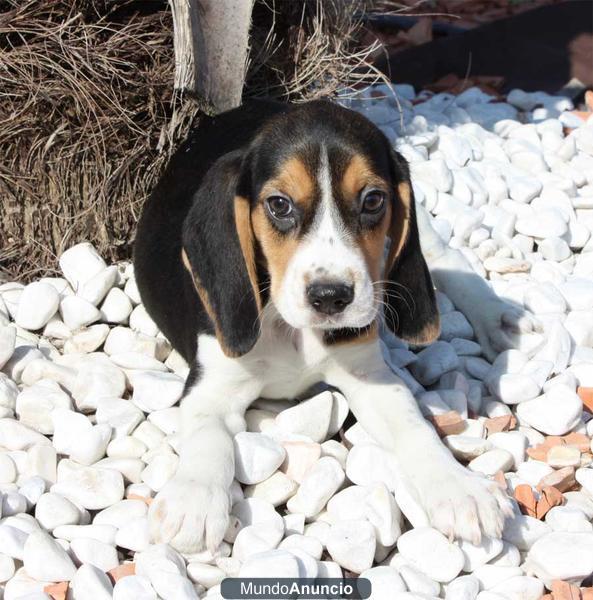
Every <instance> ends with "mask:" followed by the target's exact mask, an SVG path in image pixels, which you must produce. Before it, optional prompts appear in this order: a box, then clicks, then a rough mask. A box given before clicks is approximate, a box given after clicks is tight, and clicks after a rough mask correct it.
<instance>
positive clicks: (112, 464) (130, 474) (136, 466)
mask: <svg viewBox="0 0 593 600" xmlns="http://www.w3.org/2000/svg"><path fill="white" fill-rule="evenodd" d="M94 466H95V467H98V468H102V469H113V470H114V471H119V472H120V473H121V474H122V475H123V476H124V479H125V480H126V482H130V483H140V482H141V475H142V471H143V470H144V468H145V466H146V465H145V463H144V462H143V461H142V460H140V459H139V458H103V459H101V460H99V461H98V462H96V463H94Z"/></svg>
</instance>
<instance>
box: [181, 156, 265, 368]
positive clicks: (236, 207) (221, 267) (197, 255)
mask: <svg viewBox="0 0 593 600" xmlns="http://www.w3.org/2000/svg"><path fill="white" fill-rule="evenodd" d="M242 166H243V154H242V152H241V151H235V152H232V153H229V154H226V155H224V156H222V157H221V158H219V159H218V160H217V161H216V162H215V163H214V165H212V166H211V167H210V169H209V170H208V173H207V174H206V176H205V177H204V180H203V182H202V185H201V186H200V188H199V190H198V191H197V192H196V194H195V196H194V198H193V204H192V207H191V209H190V211H189V213H188V216H187V218H186V220H185V222H184V226H183V250H182V259H183V262H184V265H185V268H186V269H187V271H188V273H189V275H190V276H191V278H192V279H193V284H194V286H195V289H196V291H197V293H198V295H199V297H200V300H201V302H202V305H203V307H204V309H205V311H206V312H207V313H208V317H209V318H210V321H211V323H212V326H213V329H214V333H215V334H216V338H217V339H218V342H219V343H220V346H221V348H222V350H223V352H224V353H225V354H226V355H227V356H231V357H238V356H242V355H243V354H245V353H247V352H249V350H251V348H253V346H254V345H255V343H256V341H257V339H258V337H259V331H260V320H259V319H260V313H261V310H262V302H261V297H260V292H259V285H258V278H257V267H256V261H255V239H254V235H253V230H252V227H251V209H250V203H249V200H248V198H247V197H246V196H245V195H242V193H241V191H242V190H243V189H247V187H248V185H247V184H244V182H242V181H241V179H242V174H241V172H242Z"/></svg>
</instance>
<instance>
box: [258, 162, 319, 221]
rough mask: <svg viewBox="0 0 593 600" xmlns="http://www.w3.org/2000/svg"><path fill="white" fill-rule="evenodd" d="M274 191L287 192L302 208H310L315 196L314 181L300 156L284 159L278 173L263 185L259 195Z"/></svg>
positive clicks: (269, 193) (262, 195)
mask: <svg viewBox="0 0 593 600" xmlns="http://www.w3.org/2000/svg"><path fill="white" fill-rule="evenodd" d="M274 192H276V193H277V192H282V193H283V194H287V195H288V196H290V198H292V199H293V200H294V201H295V202H296V203H297V204H298V205H299V206H301V207H302V208H303V209H304V210H307V209H308V208H311V206H312V204H313V201H314V198H315V181H314V180H313V178H312V177H311V175H310V174H309V171H308V170H307V167H306V166H305V164H304V163H303V161H302V160H301V159H300V158H298V157H296V156H293V157H292V158H289V159H287V160H286V161H284V163H282V164H281V165H280V167H279V169H278V175H277V176H276V177H274V178H273V179H270V180H269V181H268V182H266V184H265V185H264V186H263V188H262V192H261V197H262V198H266V197H267V196H270V195H272V194H274Z"/></svg>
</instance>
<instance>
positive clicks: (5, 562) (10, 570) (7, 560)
mask: <svg viewBox="0 0 593 600" xmlns="http://www.w3.org/2000/svg"><path fill="white" fill-rule="evenodd" d="M14 571H15V567H14V559H13V558H12V557H11V556H7V555H6V554H0V583H4V582H5V581H8V580H9V579H10V578H11V577H12V576H13V575H14Z"/></svg>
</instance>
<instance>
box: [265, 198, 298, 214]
mask: <svg viewBox="0 0 593 600" xmlns="http://www.w3.org/2000/svg"><path fill="white" fill-rule="evenodd" d="M266 204H267V206H268V210H269V211H270V213H271V215H272V216H273V217H274V218H276V219H286V218H288V217H290V216H291V215H292V202H291V201H290V200H289V199H288V198H285V197H284V196H270V197H269V198H268V199H267V200H266Z"/></svg>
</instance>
